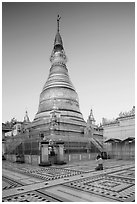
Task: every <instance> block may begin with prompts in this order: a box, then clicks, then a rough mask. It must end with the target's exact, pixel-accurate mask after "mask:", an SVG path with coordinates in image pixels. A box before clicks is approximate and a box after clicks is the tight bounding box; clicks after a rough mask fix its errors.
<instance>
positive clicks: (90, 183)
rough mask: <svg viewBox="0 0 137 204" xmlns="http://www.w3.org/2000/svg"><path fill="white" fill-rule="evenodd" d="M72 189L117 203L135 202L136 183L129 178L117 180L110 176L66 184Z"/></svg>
mask: <svg viewBox="0 0 137 204" xmlns="http://www.w3.org/2000/svg"><path fill="white" fill-rule="evenodd" d="M64 186H69V187H71V188H74V189H75V188H76V189H79V190H83V191H87V192H89V193H92V194H97V195H101V196H105V197H108V198H112V199H114V200H117V201H121V202H122V201H123V202H126V200H127V199H128V200H131V201H132V200H134V198H132V197H133V195H134V194H135V182H134V181H133V180H131V179H128V178H117V177H113V176H110V175H100V176H96V177H90V178H86V179H80V180H78V181H73V182H69V183H66V184H64Z"/></svg>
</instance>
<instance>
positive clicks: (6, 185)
mask: <svg viewBox="0 0 137 204" xmlns="http://www.w3.org/2000/svg"><path fill="white" fill-rule="evenodd" d="M19 186H21V184H19V183H17V182H15V181H12V180H10V179H7V178H6V177H2V190H7V189H11V188H16V187H19Z"/></svg>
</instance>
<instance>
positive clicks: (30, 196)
mask: <svg viewBox="0 0 137 204" xmlns="http://www.w3.org/2000/svg"><path fill="white" fill-rule="evenodd" d="M58 201H60V200H58V199H55V198H51V197H49V196H46V195H42V194H40V193H38V192H36V191H32V192H29V193H26V194H19V195H16V196H12V197H7V198H6V199H3V200H2V202H58Z"/></svg>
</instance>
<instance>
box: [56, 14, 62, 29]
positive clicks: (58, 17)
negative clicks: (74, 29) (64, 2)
mask: <svg viewBox="0 0 137 204" xmlns="http://www.w3.org/2000/svg"><path fill="white" fill-rule="evenodd" d="M60 19H61V17H60V16H59V15H58V16H57V32H59V21H60Z"/></svg>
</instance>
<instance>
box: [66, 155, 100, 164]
mask: <svg viewBox="0 0 137 204" xmlns="http://www.w3.org/2000/svg"><path fill="white" fill-rule="evenodd" d="M96 156H97V153H82V154H65V155H64V160H65V161H66V162H77V161H88V160H95V159H96Z"/></svg>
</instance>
